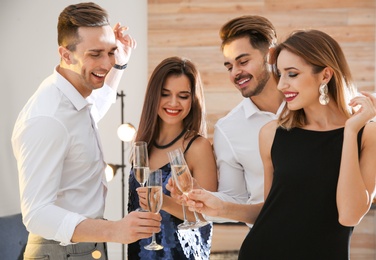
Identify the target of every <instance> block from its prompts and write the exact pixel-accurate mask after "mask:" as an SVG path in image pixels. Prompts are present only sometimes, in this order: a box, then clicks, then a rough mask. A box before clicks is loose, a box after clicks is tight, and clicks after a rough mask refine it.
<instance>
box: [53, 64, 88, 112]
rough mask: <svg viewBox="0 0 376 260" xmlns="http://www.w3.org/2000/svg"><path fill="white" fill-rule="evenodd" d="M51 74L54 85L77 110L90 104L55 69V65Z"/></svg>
mask: <svg viewBox="0 0 376 260" xmlns="http://www.w3.org/2000/svg"><path fill="white" fill-rule="evenodd" d="M53 75H54V80H55V83H56V87H57V88H58V89H60V91H61V92H62V93H63V94H64V95H65V96H66V97H67V98H68V99H69V101H70V102H71V103H72V104H73V106H74V107H75V108H76V109H77V111H80V110H81V109H83V108H84V107H86V106H88V105H90V104H89V102H88V101H87V100H86V99H85V98H84V97H83V96H82V95H81V94H80V92H78V91H77V89H76V88H75V87H74V86H73V85H72V84H71V83H70V82H69V81H68V80H67V79H66V78H64V77H63V76H62V75H61V74H60V73H59V72H58V71H57V67H56V68H55V70H54V73H53Z"/></svg>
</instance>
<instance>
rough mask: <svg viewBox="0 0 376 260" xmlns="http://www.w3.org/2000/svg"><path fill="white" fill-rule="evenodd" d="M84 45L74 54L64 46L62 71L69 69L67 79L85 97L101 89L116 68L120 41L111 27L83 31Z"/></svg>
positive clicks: (81, 29) (81, 34)
mask: <svg viewBox="0 0 376 260" xmlns="http://www.w3.org/2000/svg"><path fill="white" fill-rule="evenodd" d="M78 34H79V40H80V42H79V43H78V44H77V45H76V48H75V50H74V51H69V50H68V49H66V48H64V47H62V46H60V47H59V51H60V54H61V57H62V62H61V64H60V66H61V67H63V68H65V69H67V70H66V73H62V74H63V76H64V77H66V78H67V80H68V81H69V82H70V83H71V84H72V85H73V86H74V87H75V88H76V89H77V90H78V92H80V94H81V95H82V96H83V97H87V96H89V95H90V94H91V92H92V90H94V89H98V88H101V87H102V86H103V84H104V80H105V77H106V75H107V73H108V72H109V71H110V70H111V68H112V67H113V65H114V64H115V56H114V52H115V50H116V48H117V47H116V40H115V35H114V33H113V30H112V28H111V27H110V26H102V27H80V28H79V29H78Z"/></svg>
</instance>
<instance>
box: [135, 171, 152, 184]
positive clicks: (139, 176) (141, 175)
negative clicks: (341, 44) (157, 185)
mask: <svg viewBox="0 0 376 260" xmlns="http://www.w3.org/2000/svg"><path fill="white" fill-rule="evenodd" d="M133 170H134V176H135V177H136V180H137V181H138V182H139V183H140V185H141V186H144V185H145V182H146V181H147V179H148V176H149V167H134V168H133Z"/></svg>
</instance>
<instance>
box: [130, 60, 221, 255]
mask: <svg viewBox="0 0 376 260" xmlns="http://www.w3.org/2000/svg"><path fill="white" fill-rule="evenodd" d="M204 111H205V109H204V97H203V90H202V85H201V80H200V75H199V72H198V70H197V69H196V67H195V65H194V64H193V63H192V62H191V61H189V60H186V59H182V58H179V57H170V58H167V59H165V60H163V61H162V62H161V63H160V64H159V65H158V66H157V67H156V68H155V70H154V72H153V73H152V75H151V77H150V80H149V83H148V87H147V90H146V94H145V100H144V107H143V110H142V115H141V120H140V124H139V127H138V132H137V136H136V141H138V140H142V141H146V142H147V143H148V151H149V161H150V169H161V170H162V172H163V193H164V196H163V206H162V210H161V211H160V214H161V216H162V222H161V231H160V232H159V233H157V234H156V239H157V242H158V243H159V244H161V245H163V249H162V250H158V251H149V250H146V249H144V246H145V245H147V244H149V243H150V241H151V240H150V238H149V239H142V240H139V241H137V242H135V243H132V244H130V245H128V258H129V259H132V260H134V259H145V260H149V259H164V260H165V259H167V260H168V259H171V260H173V259H203V260H204V259H209V254H210V248H211V238H212V224H209V225H206V226H204V227H201V228H199V229H191V230H178V229H177V226H178V225H179V224H180V223H182V219H183V211H182V206H181V205H180V204H177V203H176V202H175V201H174V200H173V199H172V198H171V197H170V192H169V191H168V190H166V184H167V182H168V180H169V178H170V177H171V167H170V163H169V160H168V156H167V152H168V151H172V150H175V149H177V148H181V149H182V151H184V155H185V158H186V161H187V163H188V166H189V168H190V170H191V173H192V175H193V176H194V178H195V179H196V180H197V182H198V183H199V185H200V186H201V187H203V188H205V189H207V190H210V191H216V190H217V169H216V164H215V158H214V155H213V151H212V146H211V143H210V142H209V140H207V139H206V124H205V118H204V117H205V113H204ZM144 198H145V190H143V189H141V188H139V184H138V182H137V181H136V179H135V177H134V174H133V171H131V173H130V178H129V203H128V211H129V212H130V211H133V210H135V209H137V208H138V207H139V205H140V206H141V207H143V205H142V204H143V201H145V200H144ZM144 207H145V205H144ZM186 212H187V215H188V219H189V220H190V221H194V216H193V214H192V212H189V211H188V210H186ZM201 217H202V216H201Z"/></svg>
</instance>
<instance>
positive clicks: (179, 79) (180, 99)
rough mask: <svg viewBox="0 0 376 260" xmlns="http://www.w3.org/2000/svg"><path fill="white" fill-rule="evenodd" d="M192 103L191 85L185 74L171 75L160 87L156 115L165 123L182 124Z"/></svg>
mask: <svg viewBox="0 0 376 260" xmlns="http://www.w3.org/2000/svg"><path fill="white" fill-rule="evenodd" d="M191 105H192V93H191V85H190V81H189V79H188V77H187V76H186V75H184V74H183V75H179V76H176V75H171V76H169V77H168V78H167V79H166V82H165V84H164V86H163V88H162V94H161V99H160V102H159V108H158V116H159V117H160V118H161V120H162V121H163V122H164V123H166V124H171V125H172V124H181V125H183V120H184V118H185V117H186V116H187V115H188V114H189V112H190V110H191Z"/></svg>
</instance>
